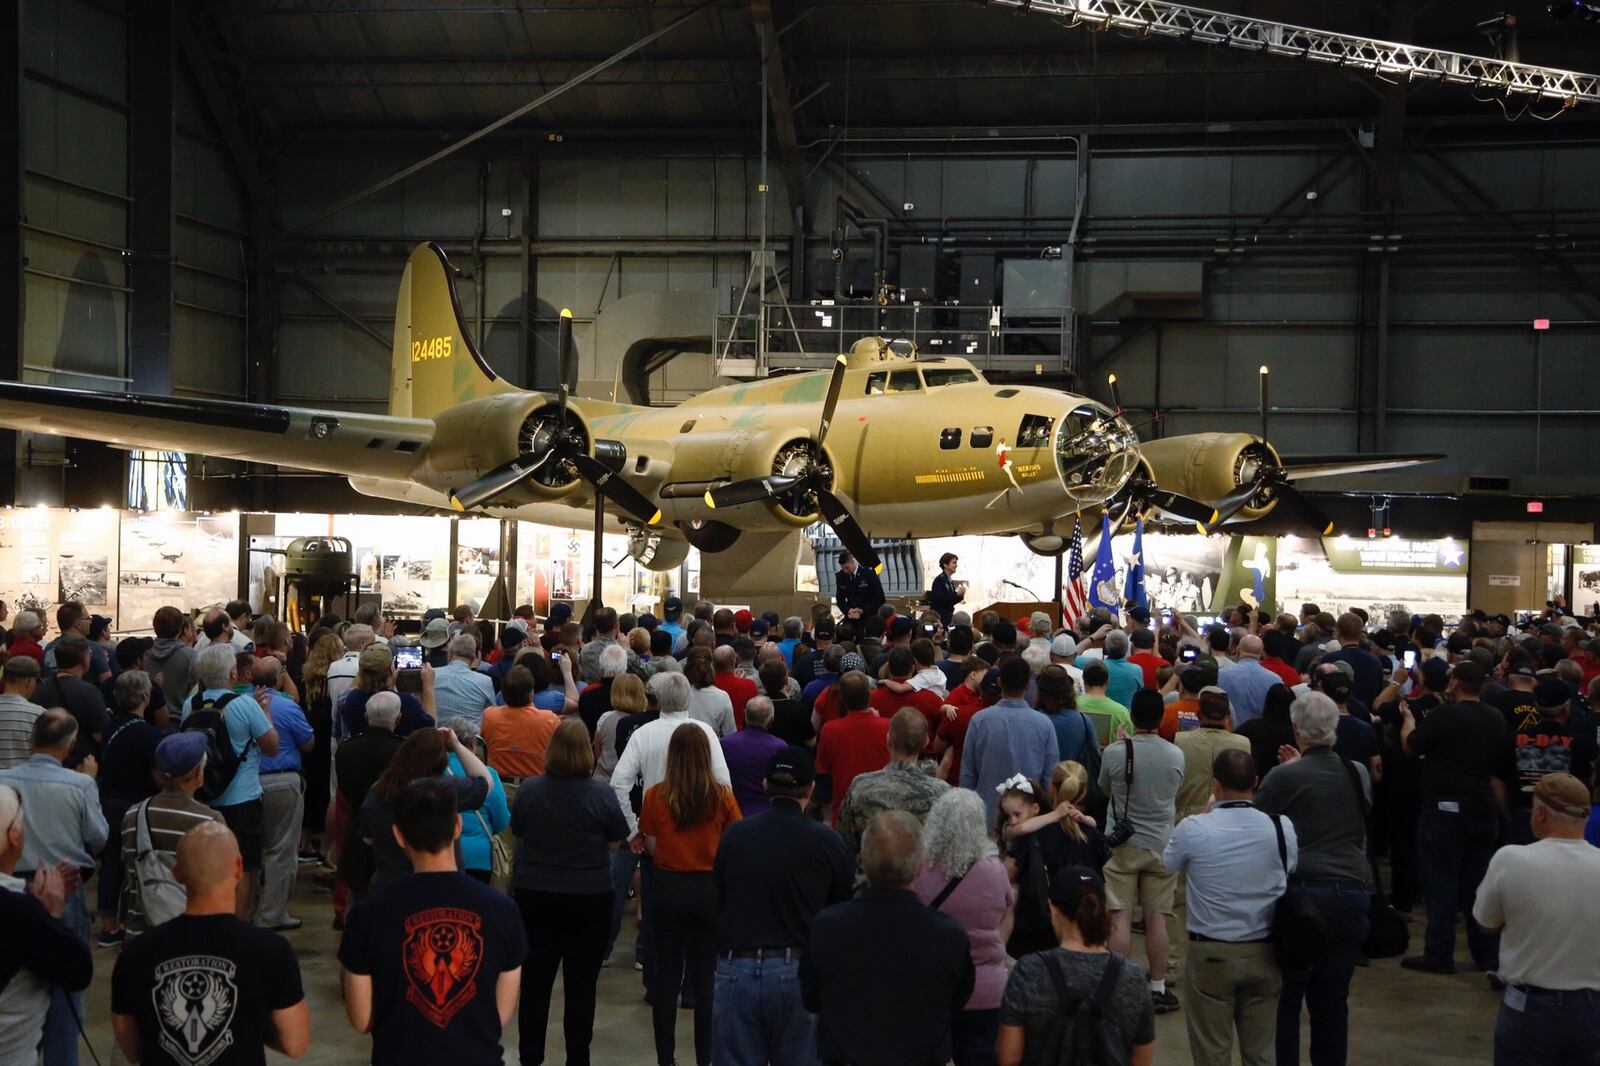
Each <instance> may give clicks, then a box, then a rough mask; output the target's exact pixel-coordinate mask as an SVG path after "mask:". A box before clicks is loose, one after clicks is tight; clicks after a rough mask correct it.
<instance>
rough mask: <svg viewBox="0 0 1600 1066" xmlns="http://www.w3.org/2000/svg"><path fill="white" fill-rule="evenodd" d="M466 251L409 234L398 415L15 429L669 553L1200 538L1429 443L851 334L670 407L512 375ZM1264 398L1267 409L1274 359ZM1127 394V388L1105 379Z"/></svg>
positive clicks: (163, 419)
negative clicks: (1139, 408) (1278, 429)
mask: <svg viewBox="0 0 1600 1066" xmlns="http://www.w3.org/2000/svg"><path fill="white" fill-rule="evenodd" d="M451 278H452V274H451V268H450V266H449V264H448V262H447V261H446V259H445V255H444V252H443V250H442V249H440V248H439V246H438V245H436V244H422V245H418V246H417V248H416V249H414V250H413V251H412V253H411V256H410V259H409V261H408V263H407V265H406V269H405V273H404V275H403V277H402V278H401V281H400V294H399V299H398V302H397V305H396V311H395V334H394V352H393V362H392V369H391V377H390V388H389V413H388V414H386V415H378V414H365V413H360V412H351V411H337V410H316V409H311V408H304V407H279V406H275V405H265V404H254V403H237V402H229V401H217V400H191V399H178V398H174V397H167V396H145V395H133V394H123V393H102V392H94V391H88V390H79V389H66V388H57V387H53V386H46V385H32V384H22V383H16V382H0V426H5V427H9V428H12V429H18V430H30V431H34V432H48V433H58V434H66V435H71V436H79V437H90V438H94V439H98V440H104V441H108V442H109V443H110V444H112V445H113V446H116V447H122V448H150V449H163V450H171V451H185V452H195V453H200V454H206V455H214V456H220V457H224V458H230V459H239V460H249V461H253V462H261V463H274V464H278V465H281V466H286V467H292V468H296V469H300V470H312V471H323V472H326V473H331V474H339V475H343V476H346V477H348V478H349V480H350V484H351V485H352V486H353V487H354V488H355V489H356V490H357V491H358V492H361V493H364V494H366V495H368V496H374V497H380V498H384V499H391V500H398V501H404V502H409V503H413V504H419V505H426V506H434V507H438V508H441V509H448V508H454V509H455V510H457V511H470V512H475V513H483V514H487V515H490V516H496V517H509V518H518V519H523V520H527V521H532V522H540V523H545V524H549V525H558V526H570V525H573V524H575V523H579V522H582V521H585V511H586V510H589V509H592V508H593V507H594V505H595V502H596V501H595V494H596V493H599V494H600V495H601V496H602V497H603V498H604V506H605V509H606V515H605V522H606V526H607V528H608V529H610V530H612V531H619V532H626V533H628V534H629V535H630V538H631V539H630V550H631V552H632V554H633V555H634V557H635V558H636V559H638V560H639V561H640V562H641V563H642V564H644V565H646V566H647V567H649V568H651V569H655V570H666V569H671V568H673V567H676V566H677V565H678V564H679V563H681V562H682V561H683V559H684V557H685V556H686V555H687V554H688V550H689V547H690V546H691V545H693V546H695V547H698V548H700V549H701V550H702V551H706V552H716V551H722V550H726V549H727V548H729V547H731V546H732V545H733V544H734V542H735V541H736V540H737V539H738V538H739V537H740V535H741V534H743V533H749V532H762V533H774V532H786V531H796V530H800V529H803V528H804V527H806V526H808V525H811V524H812V523H814V522H817V521H819V520H821V521H825V522H827V523H828V525H829V526H831V527H832V529H833V530H834V532H835V533H836V534H837V535H838V537H839V539H840V540H841V542H842V543H843V544H844V545H845V546H846V548H848V549H849V550H850V551H851V552H852V553H853V554H854V555H856V556H857V558H859V559H861V560H862V561H863V562H864V563H866V564H867V565H869V566H873V567H876V566H877V565H878V556H877V553H876V552H875V551H874V550H873V548H872V544H871V542H870V539H869V536H868V535H869V534H871V535H873V536H877V537H880V538H887V537H908V538H910V537H929V536H955V535H962V534H1003V535H1017V536H1020V537H1022V538H1023V539H1024V541H1025V542H1026V543H1027V544H1028V546H1029V547H1030V548H1031V549H1033V550H1034V551H1036V552H1039V553H1041V554H1057V553H1059V552H1061V551H1062V550H1063V549H1064V547H1065V541H1066V537H1065V536H1064V533H1065V532H1066V530H1065V529H1064V526H1065V525H1070V522H1071V519H1072V518H1073V517H1074V516H1079V517H1082V518H1083V519H1084V520H1085V526H1086V527H1090V526H1091V522H1098V520H1099V516H1100V514H1101V513H1108V514H1110V516H1111V518H1112V520H1113V523H1115V524H1120V523H1123V522H1126V521H1131V520H1132V518H1133V517H1134V516H1137V515H1151V516H1153V517H1163V516H1164V517H1166V518H1168V519H1169V520H1172V521H1179V522H1182V523H1184V524H1187V525H1192V526H1198V527H1199V528H1200V529H1202V530H1203V531H1207V532H1209V531H1213V530H1216V529H1217V528H1219V527H1221V526H1222V525H1223V524H1224V523H1226V522H1229V521H1231V520H1235V519H1238V520H1249V519H1253V518H1257V517H1260V516H1262V515H1265V514H1267V513H1268V512H1270V511H1272V510H1273V509H1274V508H1279V507H1282V508H1286V509H1288V510H1289V511H1291V512H1292V514H1293V516H1294V517H1295V518H1296V519H1297V520H1299V521H1301V522H1303V524H1304V525H1305V526H1307V527H1308V528H1309V529H1311V530H1314V531H1316V532H1319V533H1320V532H1326V531H1327V529H1328V528H1330V523H1329V522H1328V520H1327V518H1326V517H1325V516H1324V515H1322V514H1321V513H1320V512H1318V511H1317V509H1316V508H1315V507H1314V506H1313V505H1312V504H1311V503H1310V502H1309V501H1307V500H1306V499H1305V498H1304V497H1303V496H1301V495H1300V493H1299V492H1298V490H1297V489H1296V488H1295V486H1294V484H1293V483H1292V480H1293V479H1303V478H1310V477H1326V476H1332V475H1336V474H1347V473H1354V472H1360V471H1371V470H1381V469H1387V468H1391V467H1398V466H1407V465H1411V464H1413V463H1418V462H1428V461H1432V460H1433V459H1436V458H1438V457H1437V456H1415V455H1406V456H1372V455H1367V456H1355V457H1349V458H1345V457H1333V458H1321V459H1310V460H1294V459H1285V458H1283V457H1280V456H1279V454H1278V453H1277V451H1276V450H1275V449H1274V448H1273V447H1272V445H1271V444H1270V443H1269V442H1268V441H1267V440H1266V439H1265V434H1264V433H1263V434H1262V435H1260V436H1257V435H1253V434H1248V433H1198V434H1189V435H1186V436H1176V437H1168V438H1164V439H1161V440H1155V441H1146V442H1141V441H1140V440H1139V438H1138V436H1137V435H1136V433H1135V432H1134V430H1133V428H1132V427H1130V425H1129V424H1128V422H1127V421H1126V420H1125V419H1124V418H1123V417H1122V415H1121V413H1120V412H1119V411H1116V410H1113V409H1111V408H1109V407H1107V406H1105V405H1104V404H1101V403H1099V402H1097V401H1095V400H1092V399H1089V398H1087V397H1083V396H1075V395H1072V394H1070V393H1064V392H1060V391H1057V390H1054V389H1047V388H1039V387H1032V386H1012V385H1006V386H1000V385H994V384H990V383H989V382H987V381H985V380H984V377H983V374H982V373H980V372H979V371H978V370H977V369H976V368H975V367H974V366H973V365H972V364H971V363H969V362H967V361H965V360H962V359H952V358H933V359H929V358H923V359H918V358H915V357H914V353H911V354H907V353H904V352H900V351H897V350H896V346H892V345H890V344H888V343H886V342H884V341H883V340H881V339H878V338H869V339H866V340H863V341H860V342H858V343H857V344H856V345H855V346H854V347H853V348H852V349H851V351H850V352H848V353H845V354H841V355H839V357H838V359H837V361H836V363H835V365H834V367H833V369H832V370H831V371H819V372H810V373H796V374H787V375H777V376H772V377H769V378H766V379H763V380H760V381H755V382H751V383H747V384H735V385H728V386H724V387H722V388H717V389H712V390H710V391H708V392H706V393H704V394H702V395H700V396H698V397H696V398H694V399H692V400H689V401H687V402H684V403H681V404H679V405H677V406H675V407H639V406H633V405H629V404H623V403H615V402H611V401H606V400H597V399H590V398H587V397H584V398H578V397H572V396H569V395H568V391H567V386H566V384H565V382H567V381H568V380H570V373H569V372H570V365H569V364H570V359H571V314H570V312H563V313H562V319H561V330H560V337H561V352H562V381H563V385H562V386H561V388H560V389H559V390H558V391H556V392H553V393H551V392H537V391H530V390H526V389H521V388H518V387H516V386H514V385H512V384H511V383H509V382H507V381H505V380H504V379H502V378H500V377H499V376H498V375H496V374H495V372H494V371H493V370H492V369H490V367H489V365H488V364H487V363H486V362H485V361H484V359H483V357H482V356H481V355H480V354H479V352H478V349H477V347H476V345H475V344H474V342H473V340H472V338H471V336H470V335H469V334H468V332H467V331H466V329H465V328H464V326H463V324H462V320H461V311H460V305H459V303H458V302H457V299H456V294H455V289H454V285H453V283H452V280H451ZM1262 370H1263V375H1262V393H1263V414H1264V413H1265V409H1266V403H1265V383H1266V375H1265V370H1266V368H1265V367H1263V368H1262ZM1113 388H1114V385H1113Z"/></svg>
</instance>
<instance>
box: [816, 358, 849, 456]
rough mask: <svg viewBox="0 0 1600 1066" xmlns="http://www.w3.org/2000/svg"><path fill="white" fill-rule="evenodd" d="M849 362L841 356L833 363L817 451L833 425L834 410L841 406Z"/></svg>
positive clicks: (823, 405) (818, 427) (819, 430)
mask: <svg viewBox="0 0 1600 1066" xmlns="http://www.w3.org/2000/svg"><path fill="white" fill-rule="evenodd" d="M848 362H849V360H847V359H845V357H844V356H842V355H841V356H839V358H838V359H836V360H834V363H833V376H832V377H830V378H828V397H827V399H825V400H823V401H822V422H821V423H820V424H819V425H818V426H817V449H818V451H819V452H820V451H821V449H822V442H823V441H824V440H826V439H827V437H828V427H829V426H831V425H833V412H834V408H836V407H838V406H839V393H840V392H841V391H843V389H844V371H845V366H846V364H847V363H848Z"/></svg>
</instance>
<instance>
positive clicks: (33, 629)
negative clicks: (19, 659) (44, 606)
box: [10, 611, 46, 666]
mask: <svg viewBox="0 0 1600 1066" xmlns="http://www.w3.org/2000/svg"><path fill="white" fill-rule="evenodd" d="M45 629H46V625H45V621H44V617H43V616H42V615H40V614H38V613H37V612H35V611H22V612H19V613H18V614H17V624H16V626H15V627H14V628H13V629H12V630H11V648H10V653H11V654H12V655H26V656H27V657H28V658H30V659H32V660H33V661H34V662H37V663H38V664H39V665H40V666H43V665H44V646H43V645H42V644H41V643H40V642H41V641H43V640H44V634H45Z"/></svg>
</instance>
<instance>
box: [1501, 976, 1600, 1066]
mask: <svg viewBox="0 0 1600 1066" xmlns="http://www.w3.org/2000/svg"><path fill="white" fill-rule="evenodd" d="M1507 991H1508V992H1510V991H1511V990H1510V989H1508V990H1507ZM1595 1063H1600V992H1594V991H1584V992H1531V993H1529V994H1528V1001H1527V1003H1526V1004H1524V1006H1523V1009H1522V1010H1512V1009H1511V1007H1510V1006H1507V1005H1505V1004H1502V1005H1501V1007H1500V1016H1499V1017H1497V1018H1496V1019H1495V1022H1494V1066H1580V1064H1582V1066H1594V1064H1595Z"/></svg>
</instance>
